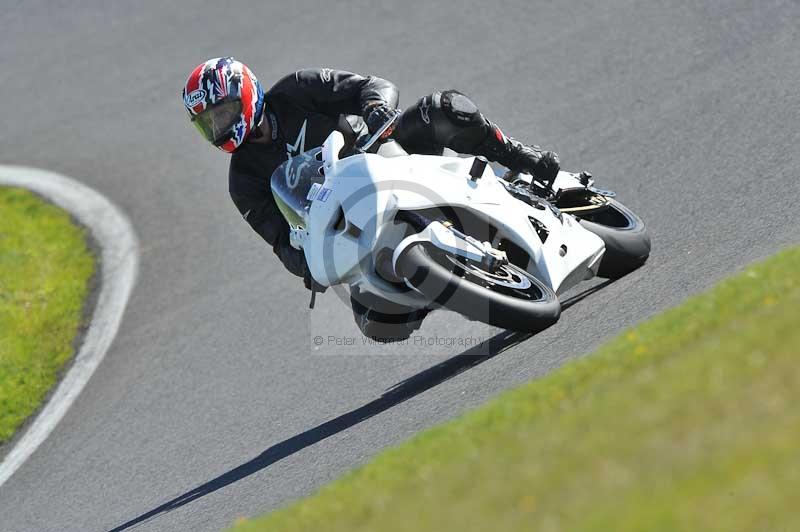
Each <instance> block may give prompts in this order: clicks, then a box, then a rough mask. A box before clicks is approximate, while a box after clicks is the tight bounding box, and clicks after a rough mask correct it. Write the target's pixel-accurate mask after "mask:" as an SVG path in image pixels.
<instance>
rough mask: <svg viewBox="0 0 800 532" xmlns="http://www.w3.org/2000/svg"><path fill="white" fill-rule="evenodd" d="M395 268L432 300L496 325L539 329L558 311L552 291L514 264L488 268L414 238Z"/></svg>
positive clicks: (559, 309)
mask: <svg viewBox="0 0 800 532" xmlns="http://www.w3.org/2000/svg"><path fill="white" fill-rule="evenodd" d="M395 270H396V271H397V273H398V274H400V275H401V276H402V277H404V278H405V279H407V280H408V282H409V283H410V284H411V285H412V286H414V288H416V289H417V290H418V291H419V292H421V293H422V294H423V295H425V296H427V297H428V298H429V299H430V300H431V301H434V302H436V303H438V304H440V305H442V306H443V307H445V308H448V309H450V310H453V311H455V312H458V313H459V314H463V315H464V316H466V317H468V318H470V319H473V320H478V321H482V322H484V323H488V324H489V325H494V326H495V327H501V328H504V329H511V330H514V331H520V332H538V331H540V330H542V329H544V328H546V327H549V326H550V325H552V324H553V323H555V322H556V321H558V318H559V315H560V314H561V304H560V303H559V301H558V298H557V297H556V294H555V292H553V290H552V289H551V288H550V287H548V286H547V285H545V284H544V283H542V282H541V281H540V280H539V279H536V277H534V276H532V275H530V274H529V273H527V272H526V271H524V270H522V269H521V268H519V267H517V266H515V265H513V264H505V265H503V266H501V267H500V268H499V269H498V270H496V271H495V272H489V271H487V270H485V269H483V268H482V266H481V265H479V264H476V263H473V262H471V261H468V260H466V259H463V258H461V257H455V256H453V255H450V254H447V253H445V252H444V251H442V250H440V249H438V248H436V247H435V246H432V245H430V244H427V243H423V242H419V243H416V244H412V245H411V246H409V247H408V248H407V249H406V250H405V251H403V253H402V254H401V255H400V256H399V257H398V259H397V262H396V264H395Z"/></svg>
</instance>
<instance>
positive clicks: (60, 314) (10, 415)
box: [0, 188, 94, 445]
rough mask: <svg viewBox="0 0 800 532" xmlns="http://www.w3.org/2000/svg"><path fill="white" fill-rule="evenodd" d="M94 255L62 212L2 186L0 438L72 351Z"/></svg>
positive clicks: (36, 398) (12, 427)
mask: <svg viewBox="0 0 800 532" xmlns="http://www.w3.org/2000/svg"><path fill="white" fill-rule="evenodd" d="M93 272H94V259H93V257H92V254H91V252H90V251H89V249H88V247H87V243H86V238H85V235H84V232H83V230H82V229H81V228H80V227H77V226H76V225H74V224H73V223H72V221H71V220H70V217H69V215H68V214H67V213H65V212H64V211H62V210H60V209H59V208H57V207H55V206H53V205H50V204H48V203H45V202H44V201H42V200H41V199H39V198H38V197H37V196H35V195H34V194H32V193H30V192H28V191H26V190H22V189H18V188H0V445H1V444H3V443H5V442H7V441H8V440H9V439H10V438H11V436H12V435H13V434H14V431H15V430H16V429H17V428H19V426H20V425H21V424H22V423H23V422H24V421H25V419H26V418H27V417H28V416H30V415H31V414H32V413H33V412H35V411H36V409H37V408H38V406H39V404H40V403H41V401H42V400H43V399H44V397H45V396H46V394H47V392H48V390H50V388H51V387H52V386H53V384H55V382H56V380H57V379H58V375H59V370H60V369H61V368H62V367H63V366H64V364H65V363H66V362H67V361H68V360H69V359H70V357H71V356H72V353H73V341H74V339H75V335H76V333H77V331H78V328H79V326H80V324H81V319H82V310H83V302H84V299H85V298H86V295H87V292H88V285H89V280H90V278H91V276H92V274H93Z"/></svg>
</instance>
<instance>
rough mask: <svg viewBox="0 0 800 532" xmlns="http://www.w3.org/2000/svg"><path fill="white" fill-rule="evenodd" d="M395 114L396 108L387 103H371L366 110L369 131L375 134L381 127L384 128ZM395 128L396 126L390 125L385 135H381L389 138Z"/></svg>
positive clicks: (365, 120)
mask: <svg viewBox="0 0 800 532" xmlns="http://www.w3.org/2000/svg"><path fill="white" fill-rule="evenodd" d="M394 114H395V110H394V109H393V108H392V107H390V106H389V105H387V104H386V103H383V102H381V103H377V104H374V105H370V106H369V107H367V108H366V109H365V110H364V122H366V124H367V129H369V132H370V133H371V134H374V133H375V132H376V131H378V130H380V128H382V127H383V126H384V125H385V124H386V122H388V121H389V120H391V119H392V118H393V117H394ZM393 130H394V126H392V127H390V128H389V129H387V130H386V131H385V132H384V133H383V135H381V138H382V139H385V138H388V137H389V135H391V134H392V131H393Z"/></svg>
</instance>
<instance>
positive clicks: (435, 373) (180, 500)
mask: <svg viewBox="0 0 800 532" xmlns="http://www.w3.org/2000/svg"><path fill="white" fill-rule="evenodd" d="M610 283H611V281H605V282H603V283H600V284H598V285H595V286H593V287H591V288H589V289H587V290H585V291H583V292H581V293H579V294H577V295H575V296H572V297H571V298H569V299H566V300H565V301H564V302H563V303H562V305H561V306H562V309H564V310H566V309H568V308H569V307H571V306H572V305H575V304H576V303H578V302H579V301H581V300H582V299H584V298H585V297H587V296H589V295H591V294H593V293H595V292H597V291H598V290H600V289H602V288H604V287H606V286H608V285H609V284H610ZM542 330H544V329H542ZM538 332H541V330H540V331H538ZM538 332H536V333H518V332H512V331H503V332H500V333H498V334H496V335H494V336H493V337H491V338H489V339H488V340H486V341H485V342H482V343H480V344H478V345H476V346H475V347H472V348H470V349H468V350H466V351H464V352H463V353H461V354H458V355H456V356H454V357H452V358H449V359H447V360H445V361H444V362H441V363H439V364H436V365H435V366H431V367H430V368H428V369H425V370H423V371H421V372H419V373H417V374H416V375H414V376H412V377H409V378H408V379H406V380H404V381H401V382H399V383H397V384H396V385H394V386H392V387H391V388H389V389H388V390H386V392H384V393H383V394H382V395H381V396H380V397H378V398H377V399H375V400H373V401H370V402H369V403H367V404H365V405H363V406H361V407H359V408H356V409H355V410H351V411H350V412H347V413H346V414H342V415H341V416H339V417H336V418H334V419H331V420H329V421H326V422H325V423H322V424H321V425H317V426H316V427H314V428H311V429H309V430H307V431H305V432H302V433H300V434H297V435H296V436H292V437H291V438H289V439H286V440H284V441H282V442H280V443H276V444H275V445H273V446H272V447H270V448H269V449H267V450H266V451H264V452H263V453H261V454H260V455H258V456H256V457H255V458H253V459H252V460H249V461H247V462H245V463H243V464H241V465H239V466H237V467H235V468H233V469H231V470H230V471H228V472H226V473H223V474H222V475H220V476H218V477H216V478H213V479H211V480H209V481H208V482H206V483H205V484H201V485H200V486H197V487H196V488H194V489H192V490H190V491H187V492H186V493H184V494H182V495H179V496H178V497H175V498H174V499H172V500H169V501H167V502H165V503H164V504H162V505H161V506H159V507H157V508H154V509H152V510H150V511H149V512H146V513H144V514H142V515H140V516H138V517H135V518H134V519H131V520H130V521H127V522H125V523H123V524H121V525H119V526H117V527H116V528H113V529H111V530H110V531H109V532H118V531H121V530H126V529H129V528H131V527H134V526H136V525H139V524H141V523H144V522H145V521H148V520H150V519H152V518H154V517H156V516H158V515H160V514H163V513H167V512H170V511H172V510H175V509H178V508H180V507H182V506H184V505H186V504H189V503H190V502H192V501H195V500H197V499H199V498H201V497H204V496H206V495H209V494H211V493H213V492H215V491H217V490H219V489H222V488H224V487H226V486H229V485H231V484H233V483H234V482H238V481H239V480H241V479H243V478H245V477H248V476H250V475H252V474H254V473H257V472H259V471H261V470H262V469H265V468H267V467H269V466H270V465H272V464H274V463H275V462H277V461H279V460H282V459H284V458H286V457H288V456H291V455H292V454H294V453H296V452H299V451H301V450H303V449H305V448H306V447H309V446H311V445H314V444H315V443H319V442H320V441H322V440H324V439H326V438H329V437H330V436H333V435H335V434H338V433H339V432H342V431H344V430H347V429H349V428H351V427H353V426H355V425H358V424H359V423H361V422H362V421H365V420H367V419H369V418H371V417H373V416H376V415H378V414H380V413H382V412H385V411H386V410H388V409H390V408H392V407H394V406H397V405H399V404H400V403H403V402H405V401H407V400H409V399H411V398H413V397H416V396H417V395H419V394H421V393H422V392H425V391H427V390H430V389H431V388H433V387H434V386H437V385H439V384H441V383H443V382H445V381H446V380H448V379H452V378H453V377H455V376H457V375H459V374H460V373H463V372H464V371H467V370H468V369H470V368H473V367H475V366H477V365H478V364H481V363H483V362H486V361H487V360H489V359H490V358H493V357H495V356H497V355H499V354H500V353H502V352H503V351H505V350H507V349H509V348H511V347H514V346H516V345H518V344H520V343H522V342H524V341H526V340H528V339H529V338H531V337H532V336H534V335H536V334H538Z"/></svg>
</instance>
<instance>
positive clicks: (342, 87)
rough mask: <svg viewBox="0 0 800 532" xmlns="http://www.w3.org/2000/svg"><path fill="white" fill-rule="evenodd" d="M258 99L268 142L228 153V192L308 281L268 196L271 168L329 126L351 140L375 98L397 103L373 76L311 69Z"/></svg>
mask: <svg viewBox="0 0 800 532" xmlns="http://www.w3.org/2000/svg"><path fill="white" fill-rule="evenodd" d="M264 101H265V116H264V119H265V120H269V121H270V126H271V128H270V129H271V135H272V139H271V142H270V143H269V144H263V143H253V142H250V143H248V142H245V143H244V144H243V145H242V146H240V147H239V149H237V150H236V151H235V152H234V153H233V156H232V157H231V164H230V171H229V177H228V182H229V191H230V195H231V198H232V199H233V202H234V203H235V204H236V207H237V208H238V209H239V212H240V213H241V215H242V217H243V218H244V219H245V220H247V223H249V224H250V226H251V227H252V228H253V229H254V230H255V231H256V232H257V233H258V234H259V235H261V236H262V238H264V240H266V241H267V242H268V243H269V244H270V245H271V246H272V249H273V251H274V252H275V254H276V255H278V257H279V258H280V260H281V262H282V263H283V265H284V266H285V267H286V269H288V270H289V271H290V272H292V273H293V274H295V275H298V276H301V277H305V278H306V280H307V281H308V276H307V274H306V272H307V268H306V263H305V257H304V256H303V253H302V251H298V250H296V249H294V248H293V247H291V246H290V245H289V225H288V224H287V223H286V220H284V218H283V216H282V215H281V213H280V211H279V210H278V207H277V206H276V204H275V200H274V199H273V196H272V191H271V189H270V177H271V176H272V172H273V171H274V170H275V169H276V168H277V167H278V166H279V165H280V164H281V163H283V162H284V161H286V160H287V159H288V158H289V157H292V156H294V155H297V154H299V153H302V152H304V151H306V150H309V149H311V148H315V147H318V146H321V145H322V143H323V141H324V140H325V139H326V138H327V137H328V135H330V133H331V132H332V131H333V130H339V131H341V132H342V134H343V135H344V137H345V140H346V141H348V142H354V141H355V139H356V138H357V136H358V135H359V134H360V133H362V132H363V130H364V129H365V127H364V122H363V120H362V118H361V117H362V116H363V114H364V111H365V110H366V108H367V107H368V106H370V105H373V104H374V103H375V102H384V103H386V104H388V105H389V106H391V107H393V108H394V107H397V101H398V90H397V87H396V86H395V85H394V84H392V83H391V82H389V81H386V80H385V79H381V78H378V77H374V76H367V77H365V76H360V75H358V74H353V73H352V72H345V71H342V70H331V69H329V68H315V69H306V70H298V71H297V72H295V73H294V74H290V75H288V76H286V77H284V78H283V79H281V80H280V81H278V82H277V83H276V84H275V85H274V86H273V87H272V88H271V89H270V90H269V91H267V93H266V94H265V97H264ZM307 286H308V283H307Z"/></svg>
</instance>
